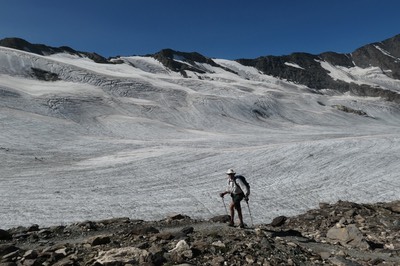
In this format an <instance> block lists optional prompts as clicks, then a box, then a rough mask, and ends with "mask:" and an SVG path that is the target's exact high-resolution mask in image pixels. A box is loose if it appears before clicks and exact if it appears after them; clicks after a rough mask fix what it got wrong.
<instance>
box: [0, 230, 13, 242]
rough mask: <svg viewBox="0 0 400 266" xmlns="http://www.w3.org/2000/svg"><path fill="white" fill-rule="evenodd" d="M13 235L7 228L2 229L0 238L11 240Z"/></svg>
mask: <svg viewBox="0 0 400 266" xmlns="http://www.w3.org/2000/svg"><path fill="white" fill-rule="evenodd" d="M11 239H12V235H11V234H10V233H9V232H7V231H6V230H3V229H0V240H11Z"/></svg>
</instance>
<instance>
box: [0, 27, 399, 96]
mask: <svg viewBox="0 0 400 266" xmlns="http://www.w3.org/2000/svg"><path fill="white" fill-rule="evenodd" d="M0 46H5V47H9V48H14V49H19V50H23V51H28V52H32V53H36V54H40V55H49V54H56V53H69V54H73V55H78V56H86V57H88V58H89V59H91V60H93V61H94V62H97V63H111V64H115V63H119V62H120V61H119V60H118V58H121V57H110V58H108V59H106V58H104V57H102V56H101V55H98V54H96V53H88V52H78V51H75V50H74V49H72V48H70V47H67V46H62V47H59V48H55V47H49V46H46V45H43V44H31V43H29V42H27V41H25V40H23V39H19V38H6V39H3V40H0ZM145 56H146V57H153V58H155V59H156V60H158V61H159V62H161V63H162V64H163V65H164V66H165V67H166V68H168V69H170V70H171V71H174V72H178V73H180V74H181V75H182V76H183V77H188V74H187V71H192V72H195V73H198V74H200V75H201V74H205V73H207V71H209V70H207V69H204V68H202V67H201V66H200V64H203V63H204V64H208V65H210V66H213V67H219V68H222V69H224V70H225V71H230V72H232V73H234V74H237V73H235V71H234V70H232V69H229V68H227V67H224V66H221V65H219V64H217V63H216V62H215V61H214V60H213V59H211V58H208V57H206V56H203V55H201V54H199V53H197V52H189V53H188V52H179V51H174V50H172V49H163V50H161V51H160V52H158V53H155V54H148V55H145ZM234 61H236V62H238V63H240V64H242V65H244V66H250V67H254V68H256V69H257V70H259V71H260V72H262V73H263V74H265V75H270V76H273V77H276V78H279V79H285V80H288V81H291V82H294V83H297V84H302V85H305V86H307V87H309V88H311V89H314V90H316V91H321V90H325V89H331V90H335V91H338V92H341V93H345V92H351V93H353V94H355V95H360V96H371V97H383V98H385V99H387V100H389V101H394V102H396V103H399V102H400V96H399V94H398V93H395V92H392V91H390V90H386V89H384V88H379V87H377V86H370V85H367V84H356V83H351V82H350V83H349V82H343V81H341V80H335V79H333V78H332V77H331V76H330V74H329V71H328V70H327V69H324V68H323V67H322V66H321V63H320V61H325V62H327V63H329V64H331V65H334V66H339V67H345V68H353V67H361V68H364V69H365V68H369V67H377V68H379V69H381V71H382V73H383V74H384V75H386V76H388V77H390V78H393V79H397V80H399V79H400V34H399V35H395V36H394V37H391V38H388V39H386V40H383V41H381V42H375V43H371V44H367V45H364V46H362V47H360V48H358V49H356V50H355V51H354V52H352V53H347V54H340V53H336V52H324V53H321V54H318V55H313V54H309V53H301V52H296V53H292V54H290V55H283V56H260V57H258V58H255V59H236V60H234ZM294 66H298V67H294Z"/></svg>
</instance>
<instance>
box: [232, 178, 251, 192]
mask: <svg viewBox="0 0 400 266" xmlns="http://www.w3.org/2000/svg"><path fill="white" fill-rule="evenodd" d="M236 179H240V181H242V183H243V184H244V185H245V186H246V188H247V191H248V192H249V194H250V184H249V182H247V180H246V178H245V177H244V176H242V175H235V183H236ZM239 187H240V186H239Z"/></svg>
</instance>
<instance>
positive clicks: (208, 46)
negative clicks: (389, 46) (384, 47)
mask: <svg viewBox="0 0 400 266" xmlns="http://www.w3.org/2000/svg"><path fill="white" fill-rule="evenodd" d="M1 9H2V12H1V13H2V15H1V16H0V39H3V38H7V37H18V38H22V39H25V40H27V41H28V42H31V43H35V44H46V45H49V46H54V47H60V46H69V47H71V48H73V49H75V50H79V51H85V52H96V53H98V54H100V55H102V56H105V57H111V56H118V55H121V56H128V55H145V54H153V53H156V52H158V51H160V50H162V49H166V48H171V49H174V50H177V51H182V52H199V53H201V54H203V55H205V56H207V57H213V58H224V59H239V58H256V57H259V56H265V55H288V54H291V53H293V52H306V53H311V54H319V53H323V52H328V51H333V52H338V53H351V52H353V51H354V50H355V49H357V48H359V47H361V46H363V45H366V44H369V43H372V42H379V41H383V40H385V39H387V38H391V37H393V36H395V35H397V34H399V33H400V28H399V26H400V16H399V15H398V10H400V1H398V0H379V1H378V0H351V1H345V0H335V1H327V0H304V1H299V0H278V1H275V0H273V1H268V0H251V1H248V0H247V1H244V0H243V1H239V0H201V1H200V0H171V1H165V0H133V1H126V0H114V1H108V0H97V1H94V0H85V1H78V0H70V1H50V0H35V1H31V0H3V1H2V3H1Z"/></svg>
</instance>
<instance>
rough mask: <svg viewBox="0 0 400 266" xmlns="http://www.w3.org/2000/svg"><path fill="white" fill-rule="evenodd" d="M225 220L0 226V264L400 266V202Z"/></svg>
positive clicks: (179, 218)
mask: <svg viewBox="0 0 400 266" xmlns="http://www.w3.org/2000/svg"><path fill="white" fill-rule="evenodd" d="M227 219H229V217H227V216H218V217H214V218H213V219H211V220H209V221H199V220H194V219H191V218H190V217H187V216H184V215H175V216H172V217H168V218H166V219H164V220H161V221H154V222H149V221H141V220H131V219H129V218H115V219H109V220H103V221H85V222H81V223H74V224H71V225H68V226H54V227H48V228H41V227H40V226H38V225H32V226H30V227H18V228H12V229H8V230H1V229H0V266H6V265H7V266H13V265H59V266H61V265H64V266H66V265H96V266H97V265H98V266H100V265H400V238H399V236H400V233H399V229H400V201H396V202H390V203H376V204H356V203H351V202H343V201H339V202H337V203H336V204H327V203H321V204H320V208H319V209H315V210H310V211H308V212H307V213H305V214H302V215H299V216H296V217H284V216H280V217H276V218H275V219H274V220H273V221H272V222H271V223H270V224H260V225H256V226H255V227H254V228H246V229H239V228H235V227H229V226H227V224H226V223H225V222H226V221H227Z"/></svg>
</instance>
